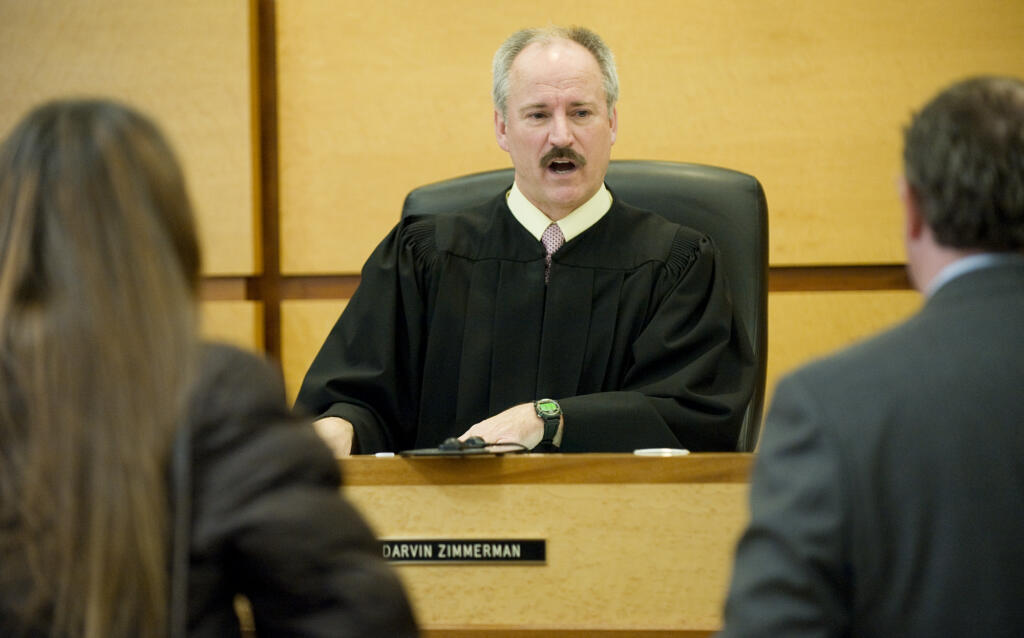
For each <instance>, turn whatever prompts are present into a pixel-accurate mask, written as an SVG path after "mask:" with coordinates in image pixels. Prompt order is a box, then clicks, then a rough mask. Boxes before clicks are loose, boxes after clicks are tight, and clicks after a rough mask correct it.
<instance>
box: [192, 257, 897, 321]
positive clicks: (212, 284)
mask: <svg viewBox="0 0 1024 638" xmlns="http://www.w3.org/2000/svg"><path fill="white" fill-rule="evenodd" d="M266 261H267V260H266V259H265V260H264V262H266ZM269 265H270V264H267V263H265V264H264V267H265V269H266V270H267V271H266V272H264V274H263V275H260V276H249V277H246V276H216V277H204V278H203V280H202V282H201V285H200V298H201V299H203V300H204V301H233V300H243V299H244V300H249V301H263V302H264V303H267V302H268V300H269V299H271V298H273V299H274V300H275V303H279V302H280V301H281V300H284V299H349V298H351V297H352V295H353V294H354V293H355V291H356V288H358V287H359V279H360V278H359V275H291V276H282V275H281V273H280V271H278V270H275V271H274V272H273V273H272V272H270V271H269V269H268V268H267V267H268V266H269ZM274 265H275V266H276V265H277V264H276V263H275V264H274ZM910 289H911V285H910V280H909V279H908V278H907V272H906V268H905V267H904V266H903V265H902V264H881V265H872V266H776V267H774V268H771V269H770V270H769V272H768V290H769V291H770V292H828V291H854V290H910ZM279 329H280V326H278V330H279Z"/></svg>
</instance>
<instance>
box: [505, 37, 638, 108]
mask: <svg viewBox="0 0 1024 638" xmlns="http://www.w3.org/2000/svg"><path fill="white" fill-rule="evenodd" d="M555 40H569V41H571V42H575V43H576V44H579V45H580V46H582V47H583V48H584V49H586V50H587V51H590V53H591V55H593V56H594V59H595V60H597V65H598V66H599V67H600V68H601V75H602V76H603V77H604V94H605V98H606V99H607V101H608V112H609V113H611V111H612V109H613V108H615V103H616V102H617V101H618V99H619V76H618V74H617V73H616V72H615V56H613V55H612V50H611V49H609V48H608V45H607V44H605V43H604V40H602V39H601V36H599V35H597V34H596V33H594V32H593V31H591V30H590V29H587V28H586V27H556V26H549V27H544V28H541V29H522V30H519V31H516V32H515V33H513V34H512V35H511V36H509V38H508V39H507V40H505V42H503V43H502V45H501V46H500V47H498V51H497V52H496V53H495V54H494V63H493V74H494V85H493V87H492V89H491V97H492V99H493V100H494V108H495V109H496V110H497V111H498V112H499V113H501V116H502V118H504V117H505V115H506V111H505V109H506V106H507V103H508V84H509V81H508V74H509V71H510V70H511V69H512V63H513V62H514V61H515V59H516V56H518V55H519V54H520V53H522V52H523V49H525V48H526V47H528V46H529V45H531V44H533V43H534V42H542V43H545V44H547V43H550V42H553V41H555Z"/></svg>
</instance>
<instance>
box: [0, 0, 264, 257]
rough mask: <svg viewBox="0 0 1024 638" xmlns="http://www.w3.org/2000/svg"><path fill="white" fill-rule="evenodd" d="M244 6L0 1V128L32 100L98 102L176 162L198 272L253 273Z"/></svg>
mask: <svg viewBox="0 0 1024 638" xmlns="http://www.w3.org/2000/svg"><path fill="white" fill-rule="evenodd" d="M252 12H253V2H251V1H249V0H217V1H213V2H208V1H206V0H179V1H176V2H165V1H164V0H81V1H78V0H32V1H31V2H24V1H22V0H0V131H3V132H4V134H6V131H8V130H9V129H10V128H11V127H12V126H13V124H14V123H15V122H16V121H17V120H18V119H19V118H20V117H22V115H23V114H24V113H25V112H27V111H28V109H30V108H31V107H32V106H34V105H35V104H37V103H39V102H41V101H45V100H48V99H52V98H55V97H64V96H105V97H113V98H116V99H119V100H122V101H126V102H128V103H130V104H132V105H134V106H136V107H137V108H139V109H141V110H142V111H144V112H146V113H147V114H149V115H151V116H152V117H153V118H154V119H155V120H156V121H157V122H158V124H159V125H160V126H161V128H162V129H163V130H164V132H165V133H166V134H167V136H168V137H169V138H170V140H171V143H172V144H173V146H174V147H175V149H176V151H177V153H178V156H179V158H180V159H181V161H182V163H183V165H184V170H185V174H186V178H187V180H188V182H189V186H190V191H191V194H192V197H193V201H194V203H195V207H196V212H197V215H198V218H199V226H200V235H201V240H202V245H203V249H204V271H205V272H206V273H209V274H228V273H235V274H237V273H242V274H250V273H253V272H256V271H257V263H256V260H257V252H256V230H255V219H256V216H255V212H254V211H255V205H256V202H257V201H258V198H257V194H256V181H255V180H254V167H255V164H254V162H255V148H256V138H255V132H254V128H253V127H254V121H253V95H252V91H253V82H252V79H251V72H252V71H251V68H250V50H251V47H252V44H253V42H252V40H251V38H250V33H251V29H250V22H251V19H252V18H253V13H252Z"/></svg>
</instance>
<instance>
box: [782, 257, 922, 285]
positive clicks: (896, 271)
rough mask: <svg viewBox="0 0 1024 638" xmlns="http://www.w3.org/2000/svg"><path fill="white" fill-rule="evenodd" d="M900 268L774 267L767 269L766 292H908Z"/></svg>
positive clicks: (905, 278) (906, 281) (887, 265)
mask: <svg viewBox="0 0 1024 638" xmlns="http://www.w3.org/2000/svg"><path fill="white" fill-rule="evenodd" d="M910 288H911V285H910V279H909V278H908V277H907V270H906V267H905V266H904V265H903V264H880V265H866V266H773V267H772V268H769V269H768V291H769V292H824V291H846V290H909V289H910Z"/></svg>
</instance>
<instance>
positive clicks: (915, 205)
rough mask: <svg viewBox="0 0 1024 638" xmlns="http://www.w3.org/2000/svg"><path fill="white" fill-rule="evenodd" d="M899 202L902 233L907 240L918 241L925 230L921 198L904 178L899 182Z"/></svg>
mask: <svg viewBox="0 0 1024 638" xmlns="http://www.w3.org/2000/svg"><path fill="white" fill-rule="evenodd" d="M899 190H900V201H901V202H902V203H903V220H904V226H903V232H904V234H905V235H906V238H907V239H908V240H914V239H920V238H921V235H922V234H923V233H924V230H925V226H926V224H925V220H924V213H923V212H922V210H921V197H920V196H919V195H918V194H917V191H915V190H914V187H913V186H911V185H910V184H908V183H907V178H906V176H902V177H900V180H899Z"/></svg>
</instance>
